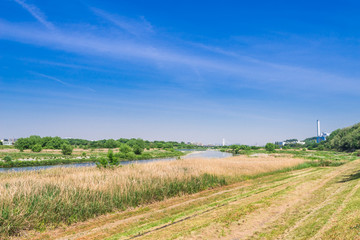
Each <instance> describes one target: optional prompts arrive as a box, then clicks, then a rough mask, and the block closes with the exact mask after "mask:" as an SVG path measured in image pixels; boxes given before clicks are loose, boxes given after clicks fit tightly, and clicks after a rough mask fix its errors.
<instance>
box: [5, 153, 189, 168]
mask: <svg viewBox="0 0 360 240" xmlns="http://www.w3.org/2000/svg"><path fill="white" fill-rule="evenodd" d="M106 154H107V153H97V154H91V156H90V158H81V159H77V158H74V156H63V155H60V154H49V153H21V152H15V153H6V154H4V153H1V154H0V157H1V158H2V159H3V158H4V157H5V156H10V157H11V158H12V159H14V161H11V162H5V161H0V168H12V167H33V166H51V165H61V164H72V163H85V162H97V161H98V158H99V157H106ZM183 155H185V153H183V152H179V151H166V152H164V151H151V152H145V153H143V154H140V155H132V156H130V157H128V158H127V157H123V158H120V161H136V160H146V159H154V158H168V157H180V156H183ZM28 158H32V159H35V160H16V159H28Z"/></svg>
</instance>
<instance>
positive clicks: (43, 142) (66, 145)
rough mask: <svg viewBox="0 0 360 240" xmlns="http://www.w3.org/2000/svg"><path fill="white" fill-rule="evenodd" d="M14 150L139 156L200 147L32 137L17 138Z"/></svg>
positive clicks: (176, 143) (136, 140)
mask: <svg viewBox="0 0 360 240" xmlns="http://www.w3.org/2000/svg"><path fill="white" fill-rule="evenodd" d="M15 148H17V149H19V150H20V151H23V150H25V149H31V150H32V151H33V152H40V151H41V150H42V149H62V150H63V149H66V150H69V149H70V148H83V149H96V148H109V149H111V148H120V149H122V150H123V151H124V152H126V151H133V152H134V153H135V154H141V152H142V151H143V150H144V149H153V148H156V149H197V148H201V147H199V146H196V145H193V144H186V143H184V142H180V143H179V142H175V141H169V142H166V141H148V140H143V139H141V138H137V139H135V138H131V139H125V138H120V139H118V140H114V139H104V140H97V141H90V140H85V139H62V138H60V137H40V136H36V135H33V136H30V137H27V138H19V139H18V140H17V141H16V142H15ZM129 149H131V150H129ZM70 154H71V153H70Z"/></svg>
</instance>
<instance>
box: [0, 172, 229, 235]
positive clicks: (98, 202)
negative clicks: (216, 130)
mask: <svg viewBox="0 0 360 240" xmlns="http://www.w3.org/2000/svg"><path fill="white" fill-rule="evenodd" d="M146 184H147V186H144V187H143V188H142V189H141V190H138V189H133V188H132V187H131V185H130V186H129V187H128V189H127V192H126V193H125V194H118V193H121V189H119V190H118V191H116V189H115V192H113V193H110V192H101V191H94V190H88V189H74V188H71V187H69V188H68V189H67V190H66V192H63V191H61V189H60V188H59V187H58V186H55V185H51V184H48V185H46V186H45V187H43V188H42V189H41V191H37V193H36V194H31V193H30V194H14V196H13V198H12V200H11V202H7V203H2V204H1V205H0V210H1V211H0V212H1V215H0V236H5V237H6V236H11V235H16V234H18V233H19V232H20V231H21V230H24V229H29V228H30V229H32V228H34V229H38V230H41V229H43V228H44V226H51V225H59V224H61V223H64V224H71V223H74V222H78V221H83V220H86V219H88V218H92V217H94V216H97V215H101V214H105V213H108V212H112V211H114V210H116V209H119V210H121V209H122V210H124V209H126V208H128V207H136V206H139V205H141V204H146V203H150V202H153V201H161V200H163V199H164V198H167V197H174V196H178V195H182V194H191V193H196V192H199V191H202V190H205V189H208V188H211V187H216V186H222V185H225V184H226V180H225V179H224V178H223V177H217V176H215V175H210V174H203V175H201V176H199V177H190V178H188V179H185V180H176V179H175V180H171V181H165V182H164V181H163V180H162V179H157V178H154V179H152V180H151V182H148V183H146ZM117 192H118V193H117ZM63 195H65V196H67V197H66V198H64V197H63Z"/></svg>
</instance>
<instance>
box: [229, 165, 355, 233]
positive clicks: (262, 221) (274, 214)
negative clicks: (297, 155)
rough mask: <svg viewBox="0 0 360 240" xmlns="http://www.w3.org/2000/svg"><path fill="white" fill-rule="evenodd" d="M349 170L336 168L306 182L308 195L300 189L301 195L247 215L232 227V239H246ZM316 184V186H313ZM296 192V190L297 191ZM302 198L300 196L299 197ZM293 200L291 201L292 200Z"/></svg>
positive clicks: (289, 197)
mask: <svg viewBox="0 0 360 240" xmlns="http://www.w3.org/2000/svg"><path fill="white" fill-rule="evenodd" d="M347 170H348V167H346V168H343V169H340V170H339V169H334V170H333V171H331V172H330V173H328V174H326V175H325V176H324V178H321V179H320V182H319V181H314V182H304V184H306V185H308V186H307V188H309V189H310V190H311V191H309V192H307V194H306V197H305V198H304V194H303V191H298V192H299V193H298V195H299V196H295V197H294V196H288V197H286V198H284V200H283V201H281V202H276V203H275V206H274V205H270V206H269V207H267V208H266V209H264V208H263V209H259V210H258V211H257V212H254V213H252V214H250V215H248V216H246V217H245V221H244V222H243V224H242V225H241V226H240V228H239V226H236V227H235V229H230V232H231V234H230V239H231V238H234V239H246V238H249V237H251V236H253V235H254V234H255V233H256V232H259V231H261V229H264V228H266V227H267V226H269V225H270V224H271V223H273V222H275V221H276V220H277V219H279V218H280V217H281V215H282V214H284V213H285V211H286V210H287V209H290V208H291V207H294V206H296V205H297V204H300V203H301V202H304V201H306V199H308V198H310V197H311V195H312V194H313V193H314V192H315V191H316V190H318V189H320V188H322V187H323V186H324V185H325V184H327V183H328V182H330V181H331V180H333V179H334V178H336V177H337V176H339V175H341V174H343V173H344V172H345V171H347ZM313 186H314V187H313ZM299 187H300V186H299ZM295 192H296V191H295ZM300 196H301V197H302V198H299V197H300ZM290 200H291V201H290ZM224 238H225V239H229V236H226V237H224Z"/></svg>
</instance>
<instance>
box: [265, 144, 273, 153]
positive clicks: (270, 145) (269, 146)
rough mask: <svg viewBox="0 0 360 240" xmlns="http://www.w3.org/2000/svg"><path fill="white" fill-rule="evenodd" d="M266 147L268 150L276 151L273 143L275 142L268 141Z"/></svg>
mask: <svg viewBox="0 0 360 240" xmlns="http://www.w3.org/2000/svg"><path fill="white" fill-rule="evenodd" d="M265 149H266V151H268V152H274V151H275V144H273V143H267V144H266V145H265Z"/></svg>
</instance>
